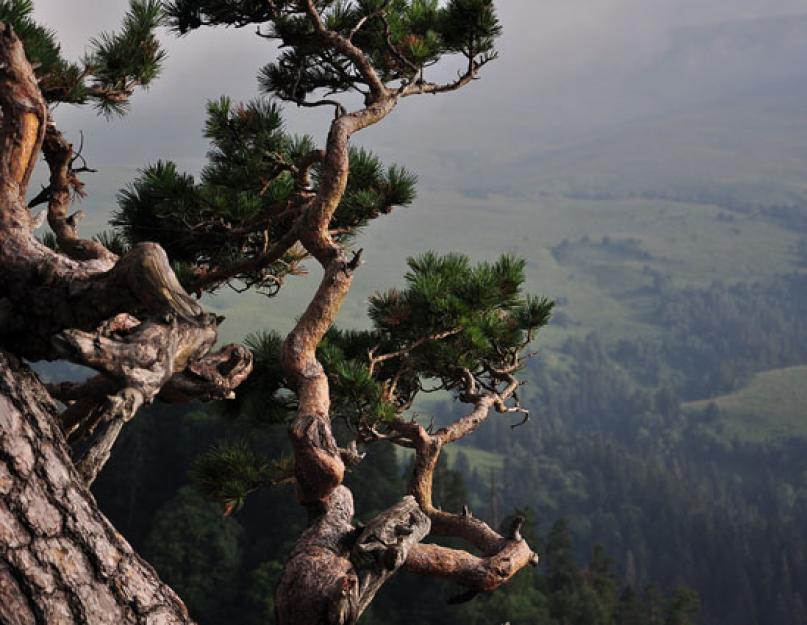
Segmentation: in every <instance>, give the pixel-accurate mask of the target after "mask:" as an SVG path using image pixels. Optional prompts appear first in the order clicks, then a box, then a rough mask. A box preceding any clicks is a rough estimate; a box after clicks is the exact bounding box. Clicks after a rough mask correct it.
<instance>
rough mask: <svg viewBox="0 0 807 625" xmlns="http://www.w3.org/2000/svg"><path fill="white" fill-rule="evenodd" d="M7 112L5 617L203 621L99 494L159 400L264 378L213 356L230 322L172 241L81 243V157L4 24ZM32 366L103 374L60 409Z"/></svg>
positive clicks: (0, 384) (0, 224) (0, 227)
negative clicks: (78, 443)
mask: <svg viewBox="0 0 807 625" xmlns="http://www.w3.org/2000/svg"><path fill="white" fill-rule="evenodd" d="M0 113H2V117H1V118H0V122H1V123H0V622H2V623H3V624H4V625H18V624H19V625H45V624H47V625H51V624H56V623H65V624H68V623H75V624H81V625H96V624H101V623H110V624H112V623H115V624H118V623H122V624H129V623H131V624H135V623H137V624H142V625H146V624H148V625H163V624H165V625H168V624H184V623H190V622H191V619H190V617H189V616H188V613H187V610H186V609H185V606H184V605H183V603H182V601H181V600H180V599H179V598H178V597H177V596H176V595H175V594H174V592H173V591H172V590H171V589H170V588H168V587H167V586H166V585H165V584H163V583H162V582H161V581H160V580H159V578H158V577H157V575H156V573H155V572H154V570H153V569H152V568H151V567H150V566H149V565H148V564H146V563H145V562H144V561H143V560H142V559H141V558H140V557H139V556H138V555H137V554H136V553H135V552H134V551H133V550H132V549H131V547H130V546H129V545H128V543H127V542H126V540H125V539H124V538H123V537H122V536H121V535H120V534H118V533H117V532H116V531H115V529H114V528H113V527H112V526H111V524H110V523H109V522H108V521H107V520H106V518H105V517H104V516H103V515H102V514H101V512H100V511H99V510H98V507H97V505H96V503H95V500H94V499H93V497H92V495H91V494H90V492H89V491H88V489H87V484H88V483H89V482H91V481H92V479H94V477H95V475H97V473H98V471H99V470H100V469H101V467H102V466H103V464H104V462H105V461H106V459H107V458H108V457H109V454H110V451H111V448H112V445H113V444H114V442H115V439H116V437H117V434H118V433H119V432H120V429H121V428H122V427H123V425H124V423H125V422H126V421H128V420H129V419H131V418H132V417H133V416H134V414H135V413H136V412H137V409H138V408H139V407H140V406H141V405H142V404H143V403H146V402H149V401H152V400H153V399H154V398H155V397H157V396H158V395H160V394H161V393H162V391H163V390H165V392H166V397H168V398H171V399H174V400H176V399H179V400H183V401H186V400H187V399H189V398H191V397H201V398H211V397H226V396H229V395H231V394H232V391H233V388H234V387H235V386H237V385H238V384H239V383H240V382H241V381H242V380H243V379H244V378H245V377H246V376H247V375H248V374H249V372H250V370H251V365H252V359H251V354H250V353H249V352H248V350H246V349H245V348H243V347H240V346H229V347H226V348H224V349H223V350H222V351H220V352H218V353H213V352H211V349H212V347H213V345H214V344H215V342H216V335H217V326H218V323H219V319H217V318H216V317H215V316H213V315H208V314H205V313H204V311H202V309H201V308H200V307H199V305H198V304H197V303H196V302H195V301H194V300H193V299H192V298H191V297H189V296H188V295H187V293H185V291H184V290H183V289H182V287H181V286H180V284H179V282H178V281H177V278H176V276H175V275H174V273H173V271H172V270H171V267H170V264H169V263H168V259H167V257H166V255H165V253H164V251H163V250H162V249H161V248H160V247H159V246H157V245H154V244H148V243H146V244H141V245H138V246H135V247H134V248H133V249H132V250H131V251H130V252H129V253H128V254H126V255H125V256H123V257H122V258H118V257H117V256H116V255H114V254H112V253H111V252H109V251H108V250H106V249H104V248H103V247H102V246H100V245H98V244H97V243H94V242H91V241H82V240H81V239H80V238H79V236H78V232H77V229H76V224H77V219H76V218H75V217H71V216H68V215H67V210H68V207H69V204H70V200H71V191H77V190H79V184H80V183H78V181H77V180H75V179H74V177H73V172H72V171H71V169H70V162H71V159H72V147H71V146H70V145H69V144H68V143H67V142H66V141H65V140H64V138H63V137H62V136H61V135H60V134H59V133H58V131H56V129H55V128H54V127H52V126H49V113H48V109H47V107H46V106H45V102H44V99H43V98H42V94H41V93H40V92H39V87H38V85H37V82H36V79H35V78H34V75H33V72H32V70H31V66H30V64H29V63H28V61H27V60H26V58H25V54H24V51H23V47H22V44H21V42H20V40H19V39H18V38H17V36H16V35H15V34H14V33H13V31H12V29H11V28H9V27H6V26H5V25H3V24H0ZM46 128H47V133H46ZM43 143H44V147H43ZM40 150H43V151H44V154H45V157H46V161H47V164H48V167H49V168H50V173H51V184H50V189H49V191H48V204H49V205H48V218H49V223H50V226H51V228H52V229H53V230H54V232H55V233H56V236H57V240H58V243H59V246H60V248H61V249H60V251H59V252H57V251H54V250H51V249H48V248H47V247H45V246H44V245H42V244H41V243H40V242H39V241H37V240H36V238H35V237H34V236H33V234H32V228H33V226H34V222H35V220H34V219H33V218H32V216H31V213H30V211H29V209H28V206H27V205H26V203H25V194H26V190H27V185H28V181H29V179H30V175H31V171H32V170H33V167H34V164H35V162H36V160H37V157H38V156H39V154H40ZM12 354H13V355H12ZM20 357H24V358H28V359H31V360H39V359H68V360H71V361H73V362H77V363H80V364H83V365H86V366H90V367H93V368H95V369H96V370H97V371H98V372H99V374H100V375H98V376H97V377H96V378H93V379H92V380H90V381H88V382H87V383H85V384H83V385H78V386H75V385H57V386H56V387H54V391H57V392H60V393H61V394H62V398H63V399H64V400H65V401H67V402H68V403H70V404H71V405H70V407H69V409H68V410H67V411H66V412H65V413H64V414H63V415H59V414H58V411H57V407H56V404H55V402H54V401H53V399H52V398H51V396H50V395H49V394H48V391H47V390H46V389H45V387H44V386H43V385H42V384H41V383H40V382H39V380H38V379H37V378H36V376H34V375H33V374H32V373H31V372H30V371H29V370H28V369H27V368H26V367H25V365H23V364H22V363H21V361H20V360H19V358H20ZM67 433H71V434H74V436H78V437H79V438H82V437H84V438H88V439H89V442H87V443H85V446H84V447H85V453H84V454H83V455H82V457H81V458H78V459H75V460H74V459H71V457H70V450H69V448H68V447H67V444H66V441H65V435H66V434H67Z"/></svg>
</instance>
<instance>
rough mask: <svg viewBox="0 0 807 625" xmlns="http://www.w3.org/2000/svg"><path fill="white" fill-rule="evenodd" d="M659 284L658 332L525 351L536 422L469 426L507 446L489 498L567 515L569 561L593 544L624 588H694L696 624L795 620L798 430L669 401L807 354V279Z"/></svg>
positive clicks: (802, 451)
mask: <svg viewBox="0 0 807 625" xmlns="http://www.w3.org/2000/svg"><path fill="white" fill-rule="evenodd" d="M656 282H657V284H659V285H661V286H660V288H659V292H658V303H657V306H656V310H655V313H654V319H655V321H656V322H657V323H658V324H659V325H662V326H664V327H665V329H666V331H665V332H664V333H663V334H662V337H661V338H660V339H658V338H641V337H637V338H634V339H632V340H630V341H627V340H623V341H620V342H618V343H615V344H608V343H606V342H605V341H604V340H602V339H600V338H599V337H598V336H596V335H594V334H592V335H589V336H587V337H585V338H582V339H569V340H568V341H567V342H566V343H565V345H564V346H563V348H562V350H561V354H560V364H557V363H555V364H553V365H552V366H549V365H548V364H547V363H546V361H540V360H537V361H534V362H533V363H531V366H530V375H529V378H530V386H529V388H530V389H531V391H530V392H531V393H532V394H533V395H532V396H531V397H530V403H531V404H532V405H533V406H535V408H536V415H537V418H536V421H537V422H536V423H534V424H533V425H532V426H531V427H525V428H523V429H522V431H520V432H518V433H517V434H516V435H513V434H512V432H511V431H510V427H509V425H508V424H507V423H505V422H498V423H492V424H490V425H489V426H488V427H487V431H486V432H485V433H484V434H482V435H481V436H480V437H479V438H480V439H481V440H482V441H484V443H485V446H486V448H487V449H488V450H489V451H495V452H497V453H500V454H501V455H502V457H503V458H504V469H503V471H502V473H503V475H501V476H499V477H498V478H497V480H498V484H499V488H498V490H499V492H500V493H501V494H502V495H501V497H500V501H499V503H498V505H499V506H500V507H502V508H503V509H506V508H507V507H508V506H510V507H512V506H517V505H524V502H528V503H529V505H530V506H531V507H532V508H533V510H534V512H535V514H536V518H538V519H539V527H542V528H543V529H544V530H545V529H546V528H547V527H548V524H550V523H551V522H552V520H554V519H556V518H558V516H559V515H565V516H568V517H569V518H570V520H571V523H570V528H571V531H572V535H573V536H574V540H575V543H576V544H577V545H578V554H577V555H578V558H583V557H584V556H585V553H587V552H588V551H589V550H590V549H591V548H592V546H593V545H595V544H602V545H604V546H605V548H606V550H607V551H608V552H609V553H612V554H615V555H616V557H617V561H618V568H619V571H620V574H621V575H622V576H623V577H624V579H625V580H626V581H627V582H628V583H629V584H631V585H632V586H633V587H641V586H642V585H643V584H646V583H648V582H649V581H651V580H652V581H653V582H654V583H658V584H660V585H661V587H662V588H667V589H669V588H674V587H675V586H676V585H679V584H687V585H690V586H692V587H693V588H695V589H696V590H697V591H698V593H699V594H700V595H701V598H702V603H703V608H702V621H703V622H704V623H714V624H725V625H746V624H747V625H753V624H756V623H760V624H761V623H765V624H770V625H791V624H796V623H797V624H803V623H807V610H806V609H805V601H807V594H806V593H805V590H804V589H807V441H804V440H803V439H799V438H795V437H794V438H790V439H784V440H773V439H772V440H770V441H764V442H749V440H744V439H742V438H730V437H728V436H727V435H726V433H725V430H724V428H723V427H722V426H721V420H722V419H723V418H727V417H728V415H722V414H721V413H720V410H719V409H718V407H717V406H716V405H715V404H708V405H707V406H706V408H705V409H700V410H691V409H689V410H687V409H685V408H684V407H683V406H682V404H683V402H684V401H685V400H687V399H691V398H708V397H710V396H714V395H718V394H720V393H723V392H726V391H731V390H733V389H736V388H738V387H740V386H742V385H743V384H745V383H746V382H747V381H748V379H749V378H750V376H751V375H752V374H753V373H755V372H757V371H761V370H766V369H770V368H776V367H783V366H790V365H797V364H804V363H807V322H805V319H807V279H806V277H805V276H803V275H801V276H800V275H792V276H787V277H782V278H781V279H778V280H775V281H773V282H771V283H769V284H764V285H763V284H737V285H732V286H728V285H723V284H715V285H713V286H712V287H711V288H710V289H704V290H694V289H690V290H685V291H676V290H674V289H672V288H671V287H670V286H669V284H668V283H666V282H665V281H662V280H659V281H656ZM772 303H775V305H774V304H772ZM764 416H765V415H761V417H763V418H764ZM460 465H461V466H462V467H467V466H468V465H467V464H466V463H465V462H464V461H463V462H462V463H460ZM465 471H466V472H467V475H466V478H467V481H468V483H469V485H470V487H471V489H472V490H477V491H480V492H485V489H486V488H487V489H489V488H490V486H489V484H490V478H489V476H487V475H485V474H484V472H483V473H480V472H479V471H475V470H474V469H473V467H470V468H467V469H465ZM581 561H582V560H581Z"/></svg>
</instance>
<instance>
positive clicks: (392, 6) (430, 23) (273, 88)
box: [166, 0, 501, 102]
mask: <svg viewBox="0 0 807 625" xmlns="http://www.w3.org/2000/svg"><path fill="white" fill-rule="evenodd" d="M271 4H272V3H266V2H261V1H258V0H241V1H236V2H233V1H231V0H202V1H196V0H172V1H171V2H168V3H167V5H166V13H167V15H168V17H169V20H170V24H171V26H172V27H173V28H174V29H175V30H177V31H178V32H180V33H186V32H188V31H190V30H193V29H195V28H200V27H202V26H206V25H232V26H246V25H248V24H257V25H259V26H260V25H266V27H267V28H268V30H266V32H264V33H263V34H264V36H267V37H270V38H275V39H277V40H279V42H280V45H281V53H280V54H279V55H278V57H277V59H276V60H275V61H273V62H272V63H269V64H268V65H266V66H265V67H264V68H263V69H262V70H261V73H260V78H259V80H260V83H261V86H262V88H263V89H264V91H265V92H266V93H271V94H273V95H276V96H279V97H281V98H283V99H286V100H290V101H296V102H305V101H306V99H307V97H308V96H309V95H311V94H313V93H315V92H322V91H324V92H327V93H329V94H338V93H346V92H349V91H351V90H355V89H360V88H361V87H362V86H363V84H362V82H363V81H362V79H361V78H360V77H358V76H357V75H356V74H355V72H354V70H353V68H352V65H351V62H350V61H349V60H348V59H347V57H345V56H344V55H343V54H341V53H339V52H335V51H333V50H330V49H326V48H324V47H323V46H322V45H321V42H320V40H319V38H318V36H317V34H316V32H315V30H314V27H313V26H312V24H311V21H310V20H309V18H308V16H307V15H306V14H305V12H304V11H303V9H302V8H301V6H300V5H299V4H297V3H294V2H290V1H286V0H284V1H276V2H274V10H273V8H272V7H271ZM316 6H317V9H318V10H319V11H320V13H321V15H322V19H323V22H324V23H325V25H326V27H327V28H329V29H331V30H333V31H336V32H338V33H340V34H342V35H343V36H349V35H351V34H352V35H353V36H352V41H353V43H354V44H355V45H356V46H358V47H359V48H360V49H361V50H362V51H363V52H364V54H365V55H366V56H367V58H369V59H370V60H371V61H372V63H373V65H374V66H375V68H376V70H377V71H378V73H379V74H380V75H381V77H382V79H383V80H385V81H394V80H398V79H403V80H407V81H408V80H412V79H414V77H415V76H416V75H418V74H419V73H420V72H422V71H423V69H424V68H427V67H429V66H431V65H434V64H435V63H437V62H438V61H439V60H440V59H441V58H442V57H443V56H445V55H449V54H455V53H459V54H462V55H464V56H465V57H466V58H467V59H468V61H469V63H471V62H481V61H485V60H489V59H490V58H493V57H495V55H496V52H495V48H494V43H495V40H496V38H497V37H498V36H499V35H500V34H501V26H500V24H499V21H498V18H497V16H496V11H495V8H494V6H493V2H492V1H491V0H451V1H450V2H448V3H446V4H445V5H442V4H441V3H439V2H437V0H391V1H388V2H383V1H382V0H340V1H328V2H317V3H316ZM359 26H360V27H359ZM357 27H359V28H357Z"/></svg>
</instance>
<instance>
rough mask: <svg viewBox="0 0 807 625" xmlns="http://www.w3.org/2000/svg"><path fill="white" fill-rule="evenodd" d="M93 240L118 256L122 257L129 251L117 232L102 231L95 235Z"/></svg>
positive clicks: (124, 240)
mask: <svg viewBox="0 0 807 625" xmlns="http://www.w3.org/2000/svg"><path fill="white" fill-rule="evenodd" d="M93 239H94V240H96V241H98V242H99V243H100V244H101V245H103V246H104V247H105V248H106V249H108V250H109V251H110V252H112V253H113V254H117V255H118V256H122V255H123V254H125V253H126V252H128V251H129V245H128V244H127V242H126V239H124V238H123V236H122V235H121V234H120V233H119V232H114V231H110V230H104V231H103V232H99V233H98V234H96V235H95V236H94V237H93Z"/></svg>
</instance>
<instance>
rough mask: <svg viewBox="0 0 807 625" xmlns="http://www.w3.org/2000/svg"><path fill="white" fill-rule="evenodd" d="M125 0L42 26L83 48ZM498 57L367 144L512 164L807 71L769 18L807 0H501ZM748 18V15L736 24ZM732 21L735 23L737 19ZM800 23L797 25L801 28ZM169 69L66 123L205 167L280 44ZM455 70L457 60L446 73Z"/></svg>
mask: <svg viewBox="0 0 807 625" xmlns="http://www.w3.org/2000/svg"><path fill="white" fill-rule="evenodd" d="M126 4H127V3H126V0H103V1H100V0H70V1H69V2H67V1H65V0H35V5H36V11H37V15H38V16H39V18H40V19H41V20H42V22H44V23H46V24H48V25H50V26H51V27H53V28H55V29H56V30H57V31H58V33H59V34H60V35H61V37H62V41H63V47H64V50H65V52H66V54H67V55H68V56H69V57H73V58H76V57H78V56H79V55H80V54H81V53H82V51H83V50H84V46H85V45H86V41H87V40H88V39H89V38H90V37H91V36H92V35H94V34H96V33H97V32H99V31H100V30H108V29H114V28H115V27H116V25H117V23H118V21H119V19H120V15H121V13H122V12H123V10H124V8H125V6H126ZM498 6H499V11H500V15H501V18H502V21H503V23H504V33H505V34H504V37H503V39H502V41H501V44H500V48H501V53H502V54H501V58H500V60H498V61H497V62H496V63H494V64H492V65H490V66H488V67H487V68H486V71H485V72H484V75H483V78H482V80H480V81H479V82H478V83H476V84H474V85H472V86H471V87H470V88H467V89H465V90H463V91H461V92H459V93H457V94H451V95H447V96H442V97H438V98H434V97H429V98H421V99H415V100H414V101H409V102H407V103H406V105H405V106H402V107H401V108H400V109H399V110H398V111H396V113H395V115H394V116H393V117H392V118H391V119H389V120H386V121H385V122H384V123H383V124H382V126H381V127H378V128H373V129H370V130H369V131H366V132H364V133H362V135H361V137H360V138H359V141H361V142H363V143H366V144H369V145H372V146H373V147H374V148H376V149H377V150H379V151H380V152H381V153H382V154H383V155H384V156H385V157H386V158H388V159H395V160H402V161H404V162H405V163H406V164H408V165H410V166H411V167H413V168H415V169H417V168H418V167H419V166H420V167H423V168H427V167H428V166H429V164H430V163H433V162H436V161H439V160H440V159H442V158H444V156H445V154H446V153H448V152H452V151H453V152H456V151H462V150H468V151H472V152H474V153H479V152H480V150H481V148H480V146H484V150H483V151H482V153H483V154H487V156H488V157H489V158H490V159H491V160H494V161H495V160H502V159H505V160H506V158H507V157H508V155H509V154H519V153H522V152H524V151H531V150H541V149H545V148H549V147H552V146H553V145H556V144H563V143H565V142H570V141H574V140H577V139H578V138H580V137H585V136H586V135H587V134H590V133H596V132H598V131H600V130H602V129H607V128H609V127H612V126H614V125H616V124H620V123H625V122H630V121H631V120H633V119H640V118H642V117H647V116H651V115H653V114H658V113H663V112H665V111H668V110H674V109H675V108H676V107H686V106H690V105H693V104H697V103H698V102H703V101H708V100H710V99H715V98H719V97H721V96H723V95H726V94H731V93H732V92H742V90H743V89H751V88H753V87H754V85H757V84H764V83H766V82H771V81H773V82H775V81H776V80H787V79H789V78H791V77H793V78H796V77H798V78H802V80H803V77H802V73H803V68H804V67H805V65H806V64H807V22H805V21H804V20H801V21H799V20H795V21H794V20H792V19H790V20H780V22H782V23H784V24H785V25H786V24H787V23H795V24H796V26H795V27H791V28H790V29H789V30H788V29H787V28H785V29H784V34H782V32H781V28H782V25H783V24H782V23H780V24H779V26H778V27H777V29H774V31H775V32H773V33H772V32H771V29H770V28H769V26H770V24H769V23H768V22H765V21H760V20H763V19H764V18H771V17H777V16H796V15H801V16H803V17H807V4H805V0H500V1H499V2H498ZM738 22H739V24H737V23H738ZM727 23H728V24H729V26H728V27H727V26H726V24H727ZM799 24H800V26H799ZM163 40H164V42H165V46H166V48H167V49H168V52H169V58H168V61H167V63H166V68H165V72H164V74H163V76H162V78H161V79H160V80H159V81H158V82H157V83H156V84H155V86H154V87H152V89H151V90H150V91H149V92H146V93H138V94H137V96H136V98H135V99H134V102H133V110H132V113H131V114H130V115H129V116H128V117H127V118H126V119H124V120H119V121H116V122H115V123H113V124H107V123H106V122H103V121H100V120H97V119H95V118H94V115H93V114H92V112H91V111H86V110H84V111H82V110H79V111H77V110H75V109H70V107H63V108H62V110H60V111H58V118H59V120H60V123H61V124H62V125H63V126H65V129H66V130H68V131H71V130H72V131H75V130H77V129H78V128H83V129H84V130H85V131H87V135H88V148H87V153H88V154H89V155H90V156H94V157H95V158H96V159H101V161H103V162H104V163H107V164H110V165H111V164H119V165H124V166H139V165H141V164H143V163H144V162H146V161H153V160H156V159H157V158H171V159H175V160H178V161H180V162H181V163H183V164H187V167H188V168H190V169H195V168H197V167H198V166H199V164H200V163H201V158H202V156H203V154H204V149H205V144H204V142H203V140H202V138H201V136H200V128H201V124H202V120H203V116H204V102H205V101H206V100H207V99H209V98H214V97H217V96H219V95H222V94H228V95H231V96H233V97H234V98H240V99H248V98H251V97H253V96H254V95H255V94H256V83H255V75H256V72H257V70H258V68H259V67H260V66H261V65H263V64H264V63H266V62H267V61H268V60H270V59H271V57H272V48H271V45H270V44H268V43H267V42H266V41H265V40H261V39H259V38H258V37H256V36H255V35H254V33H253V31H252V29H249V28H247V29H241V30H235V29H216V30H212V29H207V30H203V31H197V32H194V33H191V34H190V35H188V36H186V37H184V38H179V39H178V38H175V37H173V36H172V35H170V34H168V33H164V36H163ZM446 71H448V70H446ZM289 118H290V126H291V128H293V129H300V130H302V131H306V132H313V133H315V135H317V136H319V137H321V136H322V134H323V131H324V128H325V123H326V122H327V114H326V113H325V112H324V111H323V112H319V111H318V112H312V111H309V110H306V111H304V112H303V113H302V114H300V113H298V112H297V111H291V112H290V115H289Z"/></svg>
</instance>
